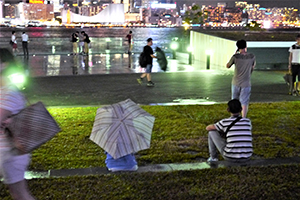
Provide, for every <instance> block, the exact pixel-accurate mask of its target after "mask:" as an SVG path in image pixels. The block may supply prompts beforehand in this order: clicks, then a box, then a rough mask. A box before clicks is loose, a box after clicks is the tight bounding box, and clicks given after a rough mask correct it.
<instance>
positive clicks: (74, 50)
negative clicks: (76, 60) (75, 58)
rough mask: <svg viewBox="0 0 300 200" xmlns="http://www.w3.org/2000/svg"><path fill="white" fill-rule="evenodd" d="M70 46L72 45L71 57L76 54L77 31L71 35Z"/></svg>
mask: <svg viewBox="0 0 300 200" xmlns="http://www.w3.org/2000/svg"><path fill="white" fill-rule="evenodd" d="M71 38H72V44H73V55H77V53H78V42H79V31H76V32H75V33H73V34H72V37H71Z"/></svg>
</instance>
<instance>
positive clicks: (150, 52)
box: [137, 38, 156, 87]
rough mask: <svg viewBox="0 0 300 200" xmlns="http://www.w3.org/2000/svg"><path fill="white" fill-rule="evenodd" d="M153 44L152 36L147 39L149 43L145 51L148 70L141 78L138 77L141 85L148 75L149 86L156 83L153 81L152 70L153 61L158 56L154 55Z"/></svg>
mask: <svg viewBox="0 0 300 200" xmlns="http://www.w3.org/2000/svg"><path fill="white" fill-rule="evenodd" d="M152 45H153V40H152V38H148V39H147V45H146V46H144V49H143V52H144V56H145V58H146V72H145V73H143V74H142V75H141V77H140V78H138V79H137V81H138V83H139V84H140V85H141V84H142V83H143V79H144V78H145V77H146V78H147V81H148V83H147V86H148V87H153V86H154V83H153V82H152V81H151V72H152V66H153V65H152V62H153V58H156V56H154V55H153V50H152V48H151V46H152Z"/></svg>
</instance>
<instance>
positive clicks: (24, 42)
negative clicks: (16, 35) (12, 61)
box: [22, 32, 29, 59]
mask: <svg viewBox="0 0 300 200" xmlns="http://www.w3.org/2000/svg"><path fill="white" fill-rule="evenodd" d="M22 47H23V53H24V58H27V59H28V55H29V54H28V35H27V34H26V33H25V32H23V34H22Z"/></svg>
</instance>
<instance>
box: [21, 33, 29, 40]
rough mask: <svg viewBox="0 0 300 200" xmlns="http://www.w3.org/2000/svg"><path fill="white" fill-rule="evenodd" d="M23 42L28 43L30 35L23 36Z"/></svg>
mask: <svg viewBox="0 0 300 200" xmlns="http://www.w3.org/2000/svg"><path fill="white" fill-rule="evenodd" d="M22 41H23V42H28V35H27V34H25V33H24V34H22Z"/></svg>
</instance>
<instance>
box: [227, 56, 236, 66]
mask: <svg viewBox="0 0 300 200" xmlns="http://www.w3.org/2000/svg"><path fill="white" fill-rule="evenodd" d="M233 59H234V57H233V56H232V57H231V58H230V60H229V61H228V63H227V65H226V68H228V69H229V68H230V67H231V66H232V65H233V63H234V62H233Z"/></svg>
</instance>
